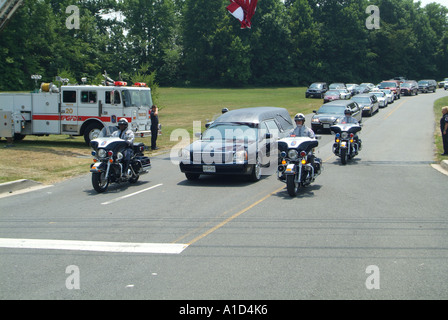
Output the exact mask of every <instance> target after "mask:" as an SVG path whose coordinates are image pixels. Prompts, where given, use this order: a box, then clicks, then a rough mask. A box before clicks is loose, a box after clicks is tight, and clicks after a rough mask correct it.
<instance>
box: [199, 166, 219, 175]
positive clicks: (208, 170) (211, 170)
mask: <svg viewBox="0 0 448 320" xmlns="http://www.w3.org/2000/svg"><path fill="white" fill-rule="evenodd" d="M202 171H203V172H205V173H215V172H216V167H215V166H203V167H202Z"/></svg>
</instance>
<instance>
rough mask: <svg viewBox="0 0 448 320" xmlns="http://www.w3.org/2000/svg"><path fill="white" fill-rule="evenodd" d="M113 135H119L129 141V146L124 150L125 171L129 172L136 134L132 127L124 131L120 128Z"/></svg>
mask: <svg viewBox="0 0 448 320" xmlns="http://www.w3.org/2000/svg"><path fill="white" fill-rule="evenodd" d="M112 137H118V138H120V139H123V140H125V141H126V142H127V143H128V147H127V148H126V149H125V150H124V151H123V162H124V164H125V167H124V170H123V171H124V173H125V174H127V171H128V167H129V164H130V162H131V157H132V155H133V153H134V150H133V149H132V146H133V145H134V139H135V135H134V132H133V131H132V130H131V129H125V130H123V131H121V130H118V131H115V132H114V133H113V134H112Z"/></svg>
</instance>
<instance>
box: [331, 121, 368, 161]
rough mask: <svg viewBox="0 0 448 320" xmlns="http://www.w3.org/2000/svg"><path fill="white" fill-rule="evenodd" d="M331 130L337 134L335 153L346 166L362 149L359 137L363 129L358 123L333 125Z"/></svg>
mask: <svg viewBox="0 0 448 320" xmlns="http://www.w3.org/2000/svg"><path fill="white" fill-rule="evenodd" d="M330 130H331V131H332V132H333V133H334V134H335V142H334V144H333V153H334V154H335V155H336V156H338V157H339V158H341V163H342V164H343V165H345V164H347V161H348V160H349V159H353V158H354V157H355V156H356V155H358V153H359V151H361V149H362V144H361V139H359V137H358V136H357V133H358V132H360V131H361V130H362V127H361V125H360V124H357V123H356V124H354V123H338V124H335V125H332V126H331V127H330Z"/></svg>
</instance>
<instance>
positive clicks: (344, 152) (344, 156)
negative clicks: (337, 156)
mask: <svg viewBox="0 0 448 320" xmlns="http://www.w3.org/2000/svg"><path fill="white" fill-rule="evenodd" d="M347 159H348V156H347V149H345V148H343V149H341V163H342V164H347Z"/></svg>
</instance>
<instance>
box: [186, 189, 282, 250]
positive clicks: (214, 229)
mask: <svg viewBox="0 0 448 320" xmlns="http://www.w3.org/2000/svg"><path fill="white" fill-rule="evenodd" d="M284 188H285V187H284V186H282V187H281V188H279V189H277V190H275V191H274V192H272V193H270V194H268V195H267V196H265V197H263V198H261V199H260V200H258V201H256V202H254V203H252V204H251V205H250V206H248V207H246V208H244V209H243V210H241V211H239V212H237V213H235V214H234V215H233V216H231V217H229V218H227V219H225V220H224V221H222V222H220V223H218V224H217V225H216V226H214V227H213V228H210V229H209V230H207V231H206V232H204V233H203V234H201V235H199V236H197V237H196V238H194V239H193V240H191V241H190V242H189V243H188V245H189V246H191V245H192V244H193V243H196V242H198V241H199V240H201V239H203V238H205V237H206V236H208V235H209V234H211V233H213V232H215V231H216V230H218V229H219V228H222V227H223V226H225V225H226V224H227V223H229V222H230V221H232V220H234V219H236V218H238V217H239V216H240V215H242V214H243V213H245V212H247V211H249V210H250V209H252V208H254V207H255V206H257V205H259V204H260V203H262V202H263V201H265V200H266V199H268V198H270V197H271V196H272V195H274V194H276V193H278V192H280V191H282V190H283V189H284Z"/></svg>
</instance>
